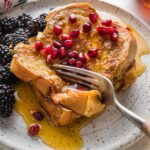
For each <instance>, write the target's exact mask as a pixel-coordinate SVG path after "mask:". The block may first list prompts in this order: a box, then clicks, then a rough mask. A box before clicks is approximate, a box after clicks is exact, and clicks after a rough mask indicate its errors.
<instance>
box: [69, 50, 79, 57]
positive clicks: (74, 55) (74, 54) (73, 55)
mask: <svg viewBox="0 0 150 150" xmlns="http://www.w3.org/2000/svg"><path fill="white" fill-rule="evenodd" d="M68 55H69V56H70V57H71V58H78V56H79V53H78V52H77V51H72V52H70V53H69V54H68Z"/></svg>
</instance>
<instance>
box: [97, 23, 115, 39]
mask: <svg viewBox="0 0 150 150" xmlns="http://www.w3.org/2000/svg"><path fill="white" fill-rule="evenodd" d="M96 29H97V31H98V33H99V34H100V35H101V36H105V35H109V37H110V39H111V40H112V41H117V40H118V30H117V28H116V27H114V26H110V27H104V26H99V27H97V28H96Z"/></svg>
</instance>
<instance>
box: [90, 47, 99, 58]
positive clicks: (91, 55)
mask: <svg viewBox="0 0 150 150" xmlns="http://www.w3.org/2000/svg"><path fill="white" fill-rule="evenodd" d="M87 55H88V56H89V58H95V57H97V56H98V50H97V49H91V50H89V51H88V54H87Z"/></svg>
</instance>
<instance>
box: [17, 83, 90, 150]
mask: <svg viewBox="0 0 150 150" xmlns="http://www.w3.org/2000/svg"><path fill="white" fill-rule="evenodd" d="M15 89H16V94H15V96H16V104H15V110H16V111H17V112H18V113H19V114H20V115H22V117H23V118H24V120H25V122H26V124H27V128H29V126H30V125H31V124H39V125H40V127H41V129H40V131H39V133H38V135H37V136H38V137H39V138H41V140H42V141H43V142H44V143H46V144H47V145H49V146H50V147H53V148H55V149H58V150H78V149H81V147H82V145H83V139H82V137H81V135H80V130H81V128H82V127H83V126H85V125H86V124H87V123H88V122H89V121H90V120H91V118H90V119H86V118H81V119H78V120H77V121H76V122H74V123H73V124H71V125H70V126H68V127H55V126H54V125H53V124H51V122H50V121H49V118H48V116H47V115H46V113H45V112H44V111H43V110H42V109H41V107H40V104H39V102H38V100H37V98H36V96H35V95H34V94H33V92H32V89H31V87H30V86H29V85H28V84H26V83H23V82H20V83H18V84H16V86H15ZM34 111H39V112H42V114H44V118H43V120H42V121H37V120H36V119H35V118H34V117H33V115H32V112H34Z"/></svg>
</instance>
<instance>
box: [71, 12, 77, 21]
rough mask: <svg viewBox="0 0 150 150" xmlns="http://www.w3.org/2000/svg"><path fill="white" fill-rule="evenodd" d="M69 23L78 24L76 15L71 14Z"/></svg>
mask: <svg viewBox="0 0 150 150" xmlns="http://www.w3.org/2000/svg"><path fill="white" fill-rule="evenodd" d="M69 21H70V23H76V22H77V17H76V16H75V15H74V14H71V15H70V16H69Z"/></svg>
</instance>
